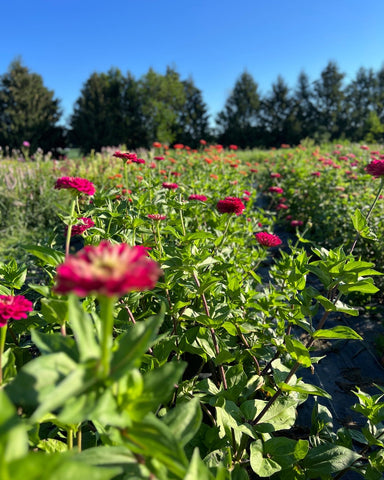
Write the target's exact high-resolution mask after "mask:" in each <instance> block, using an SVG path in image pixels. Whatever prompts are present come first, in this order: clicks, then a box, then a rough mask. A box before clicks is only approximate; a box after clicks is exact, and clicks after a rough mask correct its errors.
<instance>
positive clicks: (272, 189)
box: [268, 187, 284, 193]
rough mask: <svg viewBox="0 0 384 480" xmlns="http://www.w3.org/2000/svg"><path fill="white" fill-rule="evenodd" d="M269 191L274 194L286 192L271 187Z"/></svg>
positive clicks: (279, 188)
mask: <svg viewBox="0 0 384 480" xmlns="http://www.w3.org/2000/svg"><path fill="white" fill-rule="evenodd" d="M268 190H269V191H270V192H272V193H283V192H284V190H283V189H282V188H281V187H269V188H268Z"/></svg>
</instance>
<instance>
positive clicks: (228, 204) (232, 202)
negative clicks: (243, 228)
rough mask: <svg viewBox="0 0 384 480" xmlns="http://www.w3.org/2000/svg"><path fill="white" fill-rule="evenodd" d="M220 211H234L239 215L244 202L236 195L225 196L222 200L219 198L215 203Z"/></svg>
mask: <svg viewBox="0 0 384 480" xmlns="http://www.w3.org/2000/svg"><path fill="white" fill-rule="evenodd" d="M216 208H217V210H218V211H219V212H220V213H236V215H240V214H241V213H243V210H244V209H245V205H244V203H243V202H242V201H241V200H240V198H237V197H225V198H224V200H219V201H218V202H217V205H216Z"/></svg>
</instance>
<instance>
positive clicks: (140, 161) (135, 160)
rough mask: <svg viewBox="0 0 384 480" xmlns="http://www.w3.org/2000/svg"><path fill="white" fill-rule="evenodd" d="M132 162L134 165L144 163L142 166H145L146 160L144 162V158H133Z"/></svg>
mask: <svg viewBox="0 0 384 480" xmlns="http://www.w3.org/2000/svg"><path fill="white" fill-rule="evenodd" d="M132 162H133V163H142V164H144V163H145V160H144V158H132Z"/></svg>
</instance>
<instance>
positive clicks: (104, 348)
mask: <svg viewBox="0 0 384 480" xmlns="http://www.w3.org/2000/svg"><path fill="white" fill-rule="evenodd" d="M98 300H99V302H100V318H101V361H100V364H101V375H102V377H107V376H108V375H109V371H110V363H111V350H112V341H113V339H112V334H113V306H114V304H115V301H116V298H115V297H105V296H100V297H99V298H98Z"/></svg>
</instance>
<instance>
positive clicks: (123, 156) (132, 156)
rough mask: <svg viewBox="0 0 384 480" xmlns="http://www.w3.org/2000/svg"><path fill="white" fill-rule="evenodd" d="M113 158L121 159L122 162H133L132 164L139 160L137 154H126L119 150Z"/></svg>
mask: <svg viewBox="0 0 384 480" xmlns="http://www.w3.org/2000/svg"><path fill="white" fill-rule="evenodd" d="M112 157H116V158H121V159H122V160H131V161H132V162H133V161H135V160H136V159H137V155H136V153H124V152H120V150H117V151H116V152H115V153H114V154H113V155H112Z"/></svg>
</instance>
